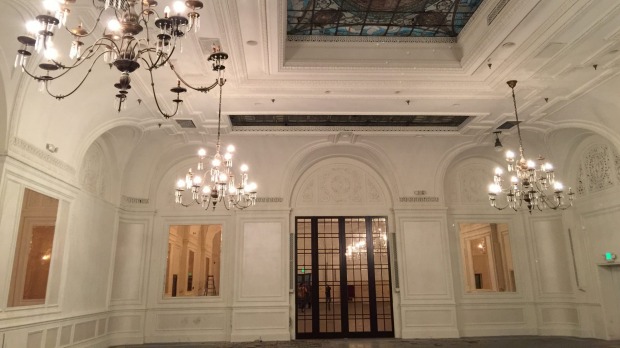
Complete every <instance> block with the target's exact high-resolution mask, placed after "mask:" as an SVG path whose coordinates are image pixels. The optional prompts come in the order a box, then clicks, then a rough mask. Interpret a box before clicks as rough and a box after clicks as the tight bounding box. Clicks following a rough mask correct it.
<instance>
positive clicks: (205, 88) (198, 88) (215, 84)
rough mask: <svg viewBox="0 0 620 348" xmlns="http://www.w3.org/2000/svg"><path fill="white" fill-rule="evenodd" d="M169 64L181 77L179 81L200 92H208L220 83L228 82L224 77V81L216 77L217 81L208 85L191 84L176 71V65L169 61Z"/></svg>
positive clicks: (178, 76)
mask: <svg viewBox="0 0 620 348" xmlns="http://www.w3.org/2000/svg"><path fill="white" fill-rule="evenodd" d="M168 65H169V66H170V69H171V70H172V71H173V72H174V74H175V75H176V76H177V78H178V79H179V81H181V82H182V83H183V85H185V86H186V87H188V88H191V89H193V90H194V91H198V92H202V93H207V92H209V91H210V90H212V89H213V88H215V87H216V86H217V85H218V84H220V83H221V84H222V85H224V83H225V82H226V80H224V79H222V81H220V79H215V82H214V83H213V84H212V85H210V86H207V87H194V86H192V85H190V84H189V83H188V82H187V81H185V80H184V79H183V77H181V75H179V73H178V72H177V71H176V69H175V68H174V65H173V64H172V63H170V62H169V63H168Z"/></svg>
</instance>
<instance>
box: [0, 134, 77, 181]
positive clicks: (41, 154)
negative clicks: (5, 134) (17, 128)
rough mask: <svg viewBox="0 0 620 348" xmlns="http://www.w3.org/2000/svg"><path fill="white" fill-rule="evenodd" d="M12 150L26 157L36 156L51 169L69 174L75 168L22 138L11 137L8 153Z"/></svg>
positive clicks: (73, 173)
mask: <svg viewBox="0 0 620 348" xmlns="http://www.w3.org/2000/svg"><path fill="white" fill-rule="evenodd" d="M11 152H14V153H17V154H20V155H22V156H24V157H27V158H36V159H38V160H39V161H42V162H43V163H45V164H47V165H49V167H51V168H52V169H57V170H61V171H64V172H67V173H69V174H71V175H75V173H76V170H75V168H73V167H72V166H71V165H69V164H67V163H65V162H63V161H61V160H59V159H58V158H56V157H54V156H52V155H51V154H50V153H48V152H46V150H44V149H41V148H39V147H37V146H35V145H33V144H31V143H29V142H27V141H26V140H24V139H21V138H18V137H13V138H12V139H11V142H10V143H9V153H11Z"/></svg>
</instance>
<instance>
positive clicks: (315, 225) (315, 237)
mask: <svg viewBox="0 0 620 348" xmlns="http://www.w3.org/2000/svg"><path fill="white" fill-rule="evenodd" d="M311 231H312V232H311V243H312V286H310V287H309V289H310V291H312V294H311V295H312V298H311V299H310V301H311V303H312V333H313V334H317V333H319V331H320V329H319V324H320V322H319V291H318V289H319V221H318V218H312V223H311Z"/></svg>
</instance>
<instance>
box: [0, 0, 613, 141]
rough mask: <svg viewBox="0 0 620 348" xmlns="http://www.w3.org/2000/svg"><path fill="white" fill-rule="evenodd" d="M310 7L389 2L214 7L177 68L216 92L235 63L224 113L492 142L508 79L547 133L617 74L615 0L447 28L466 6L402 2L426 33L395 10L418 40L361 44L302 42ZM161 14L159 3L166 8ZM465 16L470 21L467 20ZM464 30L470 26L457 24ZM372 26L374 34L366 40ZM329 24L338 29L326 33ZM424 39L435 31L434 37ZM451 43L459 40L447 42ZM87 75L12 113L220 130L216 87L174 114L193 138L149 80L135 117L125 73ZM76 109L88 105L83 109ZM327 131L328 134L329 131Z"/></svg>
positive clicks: (166, 74)
mask: <svg viewBox="0 0 620 348" xmlns="http://www.w3.org/2000/svg"><path fill="white" fill-rule="evenodd" d="M308 3H316V4H320V5H321V6H323V7H321V8H323V11H336V12H337V13H336V14H334V18H336V17H338V18H341V17H342V18H352V15H351V13H352V12H354V11H355V8H353V7H351V6H353V5H355V4H357V5H359V4H362V3H366V4H367V5H369V7H368V8H369V10H371V11H370V12H372V10H375V9H374V8H373V7H372V6H374V5H376V4H379V3H380V4H383V5H382V6H384V7H385V6H388V5H389V4H391V3H392V2H390V1H386V2H377V1H336V0H331V1H328V0H325V1H318V0H317V1H299V0H295V1H293V0H289V1H284V0H235V1H233V0H207V1H206V2H205V8H204V9H203V10H201V15H202V17H201V18H202V21H203V25H202V28H201V30H200V31H199V32H198V33H196V35H195V36H194V35H191V36H190V37H188V38H187V40H186V43H185V45H184V53H183V55H179V56H177V57H176V60H175V61H174V65H175V68H176V70H177V71H178V72H179V73H180V74H181V75H183V76H185V77H186V79H187V80H188V81H189V82H191V83H194V84H196V85H209V84H211V83H212V82H213V81H214V79H215V74H214V73H213V72H212V71H211V70H210V66H209V64H208V62H207V61H206V58H207V57H208V55H209V54H210V52H211V47H212V44H213V43H221V45H222V49H223V50H224V51H226V52H227V53H229V55H230V59H229V60H228V62H227V64H226V66H227V69H226V70H227V72H226V74H227V79H228V81H227V83H226V85H225V86H224V92H223V93H224V94H223V113H224V115H225V116H228V115H240V116H241V115H243V116H244V117H245V116H248V115H249V116H252V115H272V116H274V117H275V116H287V117H290V115H301V116H304V115H349V116H352V115H364V116H382V115H385V116H386V117H395V116H399V115H402V116H408V117H412V116H416V115H425V116H446V117H453V116H469V119H468V121H467V122H463V123H461V124H459V125H458V126H457V127H452V128H451V132H452V133H457V134H462V135H469V136H476V137H480V138H483V137H488V136H489V135H490V134H491V132H492V131H493V130H494V129H495V128H496V127H498V126H500V125H501V124H503V123H504V122H506V121H509V120H512V119H513V118H514V115H513V114H512V103H511V101H510V94H509V93H510V89H509V88H508V87H507V86H506V84H505V82H506V81H507V80H510V79H516V80H519V83H518V85H517V88H516V92H517V102H518V105H519V110H520V116H521V118H522V119H523V122H524V127H525V128H528V127H530V128H537V129H542V130H545V129H548V128H549V127H551V126H552V124H551V123H550V122H549V116H550V115H558V114H560V113H562V112H564V111H566V109H565V108H566V106H567V105H569V104H570V102H571V101H572V100H575V99H576V98H578V97H579V96H581V95H583V94H585V93H589V92H590V91H592V89H593V88H595V87H597V86H599V85H601V84H602V83H604V82H605V81H608V80H610V79H613V78H615V77H616V76H617V75H618V73H619V72H620V53H619V50H620V2H619V1H617V0H596V1H591V0H552V1H550V0H484V1H471V0H470V1H460V3H461V5H463V4H464V5H463V6H460V7H458V8H459V9H464V10H463V12H462V13H461V14H460V15H459V14H458V12H452V14H451V16H452V17H449V16H444V20H443V22H442V21H438V22H433V23H431V22H430V18H431V16H430V15H428V13H430V11H434V12H433V13H438V11H439V10H440V9H443V7H446V8H448V7H449V6H450V4H452V5H454V4H455V3H459V1H455V0H450V1H421V0H420V1H414V0H411V1H401V2H400V4H401V6H404V5H406V4H409V5H412V6H414V5H418V6H421V7H420V8H421V10H420V9H417V8H416V11H418V12H419V11H422V12H420V13H417V16H421V15H424V13H426V16H427V17H428V18H427V19H425V20H424V23H426V24H427V27H426V29H422V28H421V27H419V28H418V27H415V23H417V24H420V23H421V22H420V21H421V20H422V19H424V18H425V17H422V19H419V20H417V22H416V20H415V19H414V18H420V17H415V16H414V14H407V13H404V12H403V13H401V12H397V11H396V10H393V11H392V17H394V18H395V17H398V16H401V17H403V18H405V19H407V20H406V21H404V22H403V23H409V22H410V23H409V29H410V31H411V28H412V25H413V31H412V33H413V32H418V33H419V35H417V36H416V35H404V36H398V35H391V34H387V35H378V33H381V32H382V30H384V31H385V32H386V33H391V32H390V30H392V29H390V28H391V26H392V25H395V24H394V23H392V22H387V20H386V22H383V20H381V21H378V20H377V21H375V22H372V20H371V21H369V18H370V17H372V16H365V18H366V19H365V20H366V22H365V25H368V28H367V29H360V32H365V33H366V34H367V35H353V29H351V30H349V29H346V32H347V35H340V34H339V35H323V34H326V33H327V34H329V33H330V32H333V33H334V34H335V33H336V32H338V33H340V32H341V31H342V28H341V27H340V22H338V20H337V21H336V22H337V23H336V26H335V27H334V21H333V20H331V22H330V21H327V18H324V19H323V20H324V22H325V23H326V24H325V25H324V27H323V28H322V29H321V30H319V32H320V35H305V36H304V35H301V34H304V33H306V32H307V33H313V34H315V33H316V29H312V28H313V24H311V23H312V21H313V20H314V21H315V22H316V20H319V19H320V18H319V17H320V16H318V15H317V13H319V12H316V11H315V12H312V11H310V12H309V13H305V14H303V15H301V17H302V18H301V19H300V20H299V23H304V25H305V24H308V25H310V27H309V28H310V29H303V28H304V26H299V25H297V24H296V23H292V21H296V20H297V19H296V18H298V17H299V16H297V15H295V13H296V12H295V11H297V10H295V11H293V13H292V12H291V11H290V8H291V6H292V7H293V8H296V7H295V6H305V5H304V4H308ZM300 4H301V5H300ZM420 4H421V5H420ZM8 5H9V7H11V8H12V11H5V13H3V14H0V18H2V19H3V21H4V22H5V23H7V24H10V25H9V26H8V27H10V28H12V29H11V32H10V33H5V35H3V36H2V38H0V48H1V50H2V51H1V53H2V59H3V61H4V62H5V64H4V67H5V68H4V70H3V76H5V77H7V76H8V77H9V78H8V79H6V78H5V80H10V82H9V83H8V84H6V87H5V88H7V89H8V88H12V87H11V86H12V85H11V84H13V85H14V86H17V85H18V84H19V83H22V82H24V83H25V80H21V79H22V78H23V77H19V72H15V71H12V70H11V68H9V67H10V66H11V65H12V64H10V63H9V62H12V60H13V57H14V53H15V51H16V50H17V49H18V44H17V41H16V39H15V38H16V36H18V35H20V34H21V30H20V29H19V28H21V27H22V26H23V23H24V22H25V20H26V19H27V18H32V17H34V16H35V15H36V14H37V13H38V12H40V11H41V10H40V9H41V6H40V3H39V1H38V0H36V1H35V0H28V1H25V2H20V1H16V0H9V1H8ZM89 5H90V2H83V3H81V2H79V1H78V2H77V3H76V5H75V6H74V10H73V11H72V14H71V18H70V21H83V22H85V23H88V22H93V21H94V18H95V13H94V11H92V10H91V9H90V6H89ZM163 5H165V4H163V2H161V4H160V6H163ZM345 5H346V6H349V7H345V8H344V9H345V10H346V11H341V12H338V11H337V10H335V9H336V8H337V6H345ZM440 5H441V6H443V7H441V8H440ZM433 6H434V7H433ZM467 8H469V9H470V10H471V11H469V10H467V11H466V9H467ZM474 9H475V12H473V10H474ZM347 11H348V12H347ZM424 11H427V12H428V13H427V12H424ZM459 11H460V10H459ZM468 11H469V12H468ZM370 12H369V14H370ZM375 12H378V11H375ZM471 12H473V15H471ZM330 13H332V12H330ZM442 13H444V14H446V13H447V12H446V11H444V12H442ZM16 14H18V15H16ZM324 14H325V13H324ZM332 14H333V13H332ZM380 15H381V13H379V14H377V13H375V18H383V17H381V16H380ZM396 15H398V16H396ZM459 16H460V17H459ZM470 16H471V18H469V17H470ZM437 18H439V17H437ZM459 18H460V19H459ZM457 19H458V20H457ZM467 19H469V20H468V21H467ZM306 21H307V23H306ZM414 22H415V23H414ZM465 22H467V24H466V25H464V27H463V28H462V29H461V28H460V27H459V25H461V24H464V23H465ZM446 23H447V24H446ZM455 23H456V24H455ZM459 23H460V24H459ZM401 24H402V23H401ZM373 25H374V27H376V28H375V29H372V33H371V32H370V31H371V30H370V27H372V26H373ZM328 27H329V28H331V29H328V30H327V29H325V28H328ZM405 27H406V26H404V25H403V26H401V27H400V29H398V31H399V32H401V31H402V30H403V28H405ZM431 27H433V28H434V29H432V30H431V29H429V28H431ZM416 28H417V29H416ZM418 29H419V30H418ZM429 30H431V31H433V32H434V35H432V36H427V35H426V34H425V33H429ZM456 33H458V35H457V36H452V35H453V34H456ZM289 34H294V35H289ZM69 43H70V41H69V40H64V42H63V40H62V39H60V37H59V38H58V44H59V45H64V46H63V47H67V52H68V47H69ZM61 59H62V58H61ZM160 70H162V71H157V72H156V75H157V76H156V78H155V83H156V87H157V89H158V97H159V98H160V100H159V101H160V103H161V105H162V107H163V108H171V107H172V103H171V99H172V96H171V95H170V92H168V90H169V88H170V87H172V86H174V85H175V83H176V79H175V78H174V75H173V74H172V73H171V72H170V71H163V69H160ZM92 75H93V76H92V77H91V78H89V80H88V81H86V82H85V84H84V86H83V87H82V91H79V92H78V93H76V95H75V96H72V97H71V98H67V99H65V100H62V101H60V102H58V101H56V100H53V99H51V98H49V97H46V96H44V95H41V94H33V93H34V90H35V88H36V86H35V84H34V83H31V82H28V84H27V85H26V86H27V88H25V89H24V88H22V89H21V90H20V91H21V92H18V93H16V94H15V97H13V98H12V99H11V100H10V101H9V104H12V103H15V106H16V109H13V110H14V111H15V110H21V111H22V112H24V113H27V114H41V113H45V111H46V110H49V108H50V107H52V106H53V107H55V108H57V107H59V106H60V107H61V108H62V110H63V114H62V119H63V120H64V121H63V122H65V123H71V124H73V125H74V126H76V127H78V128H80V127H81V128H83V129H84V130H86V129H90V130H92V129H95V128H100V129H101V130H102V131H104V130H105V129H106V128H108V129H109V128H110V127H113V126H114V125H118V124H124V123H128V122H129V123H133V124H137V125H139V127H140V128H142V129H143V130H146V131H148V130H149V129H159V128H163V129H164V130H166V131H167V132H168V133H169V134H182V135H184V136H187V134H189V135H190V136H191V134H203V135H209V134H213V133H214V130H215V127H216V125H217V113H216V112H217V99H216V95H217V93H216V92H214V91H212V92H209V93H207V94H206V95H205V94H202V93H197V92H193V93H188V95H187V96H186V97H185V99H184V103H183V114H182V115H181V116H176V117H175V118H176V119H187V120H191V121H193V123H194V124H195V126H196V128H189V129H188V128H182V127H181V126H180V125H179V124H178V123H177V122H175V121H174V120H164V119H162V118H161V116H159V115H158V113H157V110H156V108H155V106H154V103H153V102H152V97H151V96H150V81H149V79H148V76H147V75H146V74H144V72H137V73H136V74H135V76H134V77H133V82H132V84H133V87H134V88H133V89H132V90H131V93H130V95H129V102H128V108H127V110H123V111H121V112H120V113H117V112H116V110H115V109H114V107H113V105H112V100H113V95H114V91H115V90H114V88H113V86H112V85H113V83H115V82H116V81H117V80H118V76H117V75H118V72H117V71H114V70H112V71H111V70H109V69H107V67H105V66H101V67H96V68H95V69H94V72H93V74H92ZM11 76H13V77H12V78H10V77H11ZM77 80H78V79H77V78H76V80H74V81H73V82H75V81H77ZM20 81H21V82H20ZM72 85H75V83H72V82H68V81H63V82H61V81H58V82H55V83H54V88H57V89H59V90H63V89H64V90H66V89H70V88H71V86H72ZM7 95H8V94H7ZM26 95H27V96H28V98H27V99H28V102H27V103H26V102H24V101H25V100H26V99H24V96H26ZM9 98H11V97H10V96H9ZM138 99H139V100H140V102H138ZM59 103H60V104H59ZM78 104H85V105H88V106H89V107H88V108H79V107H75V105H78ZM85 114H87V115H85ZM583 117H588V116H587V115H584V116H583ZM69 120H71V121H69ZM29 122H31V123H29ZM37 122H39V123H37V124H34V123H35V119H34V118H33V119H32V120H31V121H26V120H24V121H23V122H22V123H21V124H20V125H19V127H29V126H30V127H32V126H40V121H37ZM45 122H47V121H45ZM225 124H226V127H227V130H226V131H228V132H231V131H232V132H238V133H244V132H247V133H250V132H251V133H255V132H285V131H295V129H294V127H288V128H282V127H278V128H274V129H271V130H270V129H268V128H265V129H261V130H257V129H252V130H243V129H242V128H237V129H235V128H232V125H231V123H230V120H229V119H228V118H227V119H226V120H225ZM48 126H49V127H52V128H53V127H55V126H56V124H55V123H54V122H50V124H49V125H48ZM59 127H60V126H59ZM339 127H346V126H339ZM334 129H339V128H334ZM30 131H32V130H30ZM59 131H60V129H59ZM360 131H366V132H386V131H390V132H393V131H399V132H409V133H416V132H424V133H426V134H437V135H441V134H445V132H435V133H434V130H433V128H428V127H427V128H424V129H415V127H405V128H402V129H398V130H394V129H390V130H386V129H370V130H368V129H367V130H360ZM321 132H330V130H329V129H326V128H323V129H322V130H321Z"/></svg>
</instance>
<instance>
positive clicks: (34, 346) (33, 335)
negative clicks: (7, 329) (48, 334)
mask: <svg viewBox="0 0 620 348" xmlns="http://www.w3.org/2000/svg"><path fill="white" fill-rule="evenodd" d="M27 342H28V343H26V347H27V348H40V347H41V343H42V342H43V331H33V332H29V333H28V341H27Z"/></svg>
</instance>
